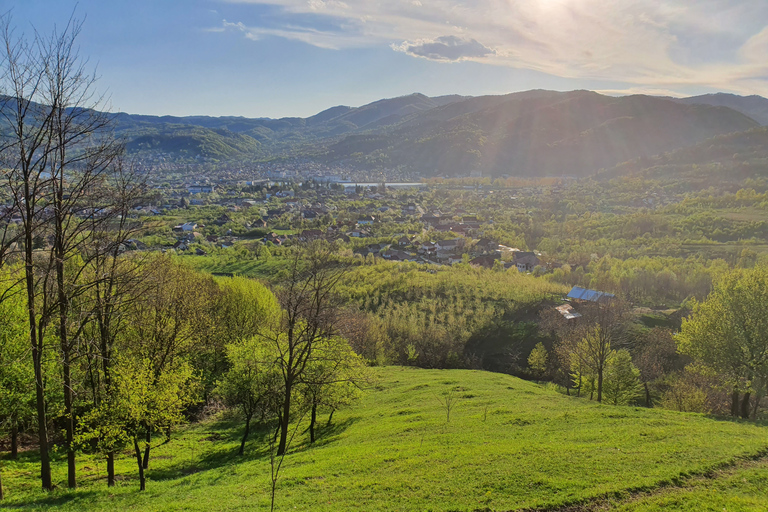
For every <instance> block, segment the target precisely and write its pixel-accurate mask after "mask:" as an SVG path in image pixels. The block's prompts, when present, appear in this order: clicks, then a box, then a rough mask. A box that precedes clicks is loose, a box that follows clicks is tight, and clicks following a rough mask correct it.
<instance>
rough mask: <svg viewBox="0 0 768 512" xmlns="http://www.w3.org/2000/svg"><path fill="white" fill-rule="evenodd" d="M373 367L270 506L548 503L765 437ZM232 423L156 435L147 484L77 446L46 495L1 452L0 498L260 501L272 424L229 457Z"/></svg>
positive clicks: (573, 499) (721, 462) (706, 459)
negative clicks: (447, 404) (363, 390)
mask: <svg viewBox="0 0 768 512" xmlns="http://www.w3.org/2000/svg"><path fill="white" fill-rule="evenodd" d="M374 376H375V385H374V386H373V387H371V388H370V389H369V390H368V391H367V394H366V396H365V398H364V399H363V401H362V402H361V403H359V404H357V405H356V406H354V407H353V408H351V409H348V410H341V411H339V412H337V413H336V414H335V415H334V416H333V422H332V424H331V425H330V426H325V421H326V419H327V418H326V417H325V416H323V417H321V418H320V420H321V424H323V425H324V426H323V428H322V429H321V430H320V437H319V439H318V441H317V442H316V444H315V445H309V444H308V442H307V439H306V437H307V436H306V435H305V433H304V432H303V428H300V429H299V430H298V431H297V432H298V433H297V437H296V439H295V441H294V444H293V446H292V447H291V449H290V453H289V455H288V456H287V457H286V459H285V463H284V467H283V470H282V472H281V474H280V479H279V482H278V492H277V501H276V510H299V511H301V510H305V511H346V510H377V511H384V510H414V511H415V510H435V511H444V510H476V509H492V510H517V509H521V508H526V507H547V508H548V509H553V508H556V507H560V506H564V505H567V504H574V503H580V502H584V501H585V500H587V501H589V500H592V499H595V498H599V497H601V496H606V495H611V496H615V495H616V493H620V492H623V491H627V490H633V489H644V490H646V491H648V492H651V493H654V492H656V489H657V487H659V486H661V487H663V488H666V487H668V486H669V485H670V484H671V483H673V482H676V483H678V484H680V483H681V482H684V481H685V480H686V478H688V477H690V475H696V474H702V473H705V472H706V471H707V470H709V469H712V468H718V467H720V468H722V467H724V466H727V465H728V464H735V463H738V460H739V457H741V456H751V455H754V454H757V453H759V452H760V451H761V450H764V449H765V446H766V441H765V433H764V431H763V429H762V428H761V427H760V426H758V425H755V424H750V423H746V422H744V423H742V422H738V421H719V420H717V419H714V418H708V417H706V416H702V415H698V414H681V413H675V412H671V411H666V410H659V409H643V408H633V407H614V406H608V405H598V404H596V403H594V402H589V401H587V400H585V399H577V398H573V397H566V396H564V395H561V394H558V393H556V392H554V391H550V390H548V389H545V388H542V387H540V386H538V385H536V384H534V383H531V382H526V381H522V380H519V379H516V378H514V377H510V376H506V375H502V374H493V373H487V372H478V371H463V370H417V369H412V368H401V367H389V368H376V369H374ZM448 391H450V392H451V393H452V394H453V396H454V397H456V403H455V406H454V407H453V409H452V410H451V413H450V421H449V422H446V412H445V408H444V407H443V406H441V404H440V402H439V399H440V397H441V396H444V393H446V392H448ZM241 433H242V426H241V425H240V423H239V422H234V421H232V420H227V421H224V420H219V421H208V422H204V423H200V424H195V425H192V426H190V427H188V428H185V429H183V430H181V431H179V432H177V433H175V434H174V436H173V438H172V440H171V441H170V442H169V443H167V444H160V442H158V444H157V446H156V448H154V449H153V458H152V460H151V462H150V466H149V470H148V476H149V482H148V486H147V491H146V492H144V493H139V492H138V490H137V482H136V475H135V473H136V469H135V462H134V461H133V460H132V459H130V453H129V452H128V451H126V452H125V453H123V454H121V456H120V458H119V459H118V461H117V464H116V466H117V472H118V483H117V486H116V487H115V488H112V489H108V488H107V487H106V483H105V476H104V473H105V470H104V463H103V461H100V460H96V459H88V458H86V457H82V458H81V459H78V462H79V464H78V466H79V467H78V470H79V472H80V473H81V474H82V478H81V482H82V486H81V487H80V488H79V489H78V490H76V491H67V490H65V489H64V487H65V486H64V485H63V484H62V479H65V469H66V468H65V466H66V462H65V461H64V460H63V459H61V457H60V456H59V457H58V458H57V459H56V461H55V466H54V479H55V481H56V483H57V485H58V486H59V489H58V490H56V491H54V492H53V493H51V494H43V493H42V492H41V491H40V490H39V489H38V485H37V482H36V481H34V479H32V478H29V476H28V475H30V474H34V473H35V469H36V465H35V462H34V460H35V457H34V455H32V454H31V453H29V452H27V453H26V454H25V455H24V456H23V457H21V458H20V460H19V461H16V462H14V461H9V460H4V461H3V473H4V476H3V478H4V485H5V488H6V502H5V504H6V506H8V507H16V506H25V507H28V508H35V509H48V508H55V509H56V510H82V509H83V508H86V507H87V508H88V510H109V511H119V510H128V509H130V510H182V509H183V510H205V511H208V510H222V509H229V510H233V509H255V508H260V509H265V508H268V507H269V493H268V489H269V482H270V477H269V472H270V463H269V455H268V447H267V444H266V438H267V436H268V432H266V431H264V430H261V431H259V432H256V433H255V434H254V436H253V437H252V440H251V441H250V442H249V444H248V445H247V447H246V454H245V456H244V457H238V456H236V455H235V452H236V449H237V446H238V443H239V438H240V435H241ZM158 441H160V440H158ZM745 482H746V481H745ZM713 485H717V483H712V482H710V483H709V484H707V486H705V488H704V489H707V488H710V487H712V486H713ZM738 485H741V484H740V483H739V484H738ZM660 490H663V489H660ZM699 491H701V488H700V489H699ZM760 493H762V494H763V495H764V494H765V491H764V488H762V490H761V491H760ZM756 501H757V498H755V502H756ZM763 503H765V496H763ZM743 510H759V508H757V507H755V508H752V509H750V508H748V507H747V508H744V509H743Z"/></svg>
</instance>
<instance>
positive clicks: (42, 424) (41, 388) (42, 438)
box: [25, 232, 53, 491]
mask: <svg viewBox="0 0 768 512" xmlns="http://www.w3.org/2000/svg"><path fill="white" fill-rule="evenodd" d="M25 243H26V268H25V271H26V276H25V277H26V284H27V311H28V312H29V338H30V342H31V344H32V367H33V370H34V372H35V408H36V409H37V436H38V442H39V446H40V480H41V482H42V484H43V490H46V491H50V490H52V489H53V481H52V479H51V458H50V457H51V456H50V454H49V453H48V420H47V418H46V417H45V381H44V378H43V354H42V353H41V352H42V348H43V345H42V343H40V344H38V332H37V312H36V311H35V298H36V297H35V274H34V268H33V266H32V234H31V232H30V233H27V236H26V239H25ZM41 341H42V340H41Z"/></svg>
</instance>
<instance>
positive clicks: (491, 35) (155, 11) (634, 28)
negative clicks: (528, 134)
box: [0, 0, 768, 117]
mask: <svg viewBox="0 0 768 512" xmlns="http://www.w3.org/2000/svg"><path fill="white" fill-rule="evenodd" d="M0 7H2V10H3V11H5V10H10V11H11V13H12V16H13V19H14V22H15V24H16V25H17V26H18V28H19V30H23V31H24V32H30V31H31V27H32V26H33V25H34V27H35V28H37V29H38V30H40V31H42V32H47V31H49V30H50V29H51V28H52V27H53V24H54V23H57V24H59V25H61V24H63V23H65V22H66V20H67V19H68V18H69V16H70V14H71V13H72V12H73V11H74V12H75V15H76V16H77V17H85V18H86V19H85V22H84V24H83V29H82V33H81V35H80V38H79V42H80V49H81V54H82V55H84V56H87V57H88V59H89V63H90V64H91V65H93V66H96V67H97V72H98V75H99V76H100V77H101V78H100V81H99V88H100V89H101V90H103V91H106V92H107V93H108V94H109V96H110V98H111V104H112V109H113V110H119V111H124V112H130V113H142V114H158V115H162V114H169V115H193V114H204V115H242V116H247V117H283V116H308V115H312V114H314V113H316V112H318V111H320V110H323V109H325V108H328V107H331V106H334V105H339V104H345V105H352V106H357V105H362V104H364V103H367V102H370V101H374V100H377V99H380V98H384V97H394V96H400V95H404V94H410V93H412V92H421V93H424V94H427V95H430V96H435V95H442V94H464V95H481V94H502V93H508V92H514V91H520V90H528V89H535V88H542V89H555V90H572V89H592V90H598V91H604V92H607V93H611V94H627V93H636V92H641V93H651V94H672V95H692V94H700V93H705V92H714V91H726V92H734V93H738V94H760V95H768V2H765V1H763V0H471V1H470V0H344V1H341V0H131V1H126V0H79V1H78V2H74V1H70V0H23V1H21V0H11V1H8V0H0Z"/></svg>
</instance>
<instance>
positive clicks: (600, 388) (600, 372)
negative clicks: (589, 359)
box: [597, 368, 603, 402]
mask: <svg viewBox="0 0 768 512" xmlns="http://www.w3.org/2000/svg"><path fill="white" fill-rule="evenodd" d="M597 401H598V402H602V401H603V369H602V368H601V369H600V370H598V372H597Z"/></svg>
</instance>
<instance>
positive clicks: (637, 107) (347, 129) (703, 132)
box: [116, 90, 768, 176]
mask: <svg viewBox="0 0 768 512" xmlns="http://www.w3.org/2000/svg"><path fill="white" fill-rule="evenodd" d="M116 120H117V126H116V132H117V133H118V134H120V135H121V136H123V137H124V138H125V140H126V141H127V148H128V150H129V151H131V152H133V153H136V154H139V155H141V154H147V155H155V156H161V157H162V156H163V155H167V159H164V160H163V161H174V159H181V161H184V160H185V159H188V158H195V159H197V160H198V161H199V159H203V161H205V160H209V159H210V160H216V161H227V160H236V161H240V162H243V161H264V160H269V159H271V158H288V159H290V158H302V159H304V160H307V159H309V160H313V161H316V162H320V163H325V164H331V165H343V166H349V167H351V168H358V169H394V168H399V169H403V170H407V171H410V172H412V173H416V174H419V175H422V176H434V175H438V176H454V175H468V174H469V173H470V172H477V171H479V172H480V173H481V174H482V175H484V176H499V175H509V176H585V175H590V174H594V173H596V172H597V171H598V170H599V169H603V168H612V167H614V166H616V165H618V164H620V163H622V162H625V161H631V160H633V159H636V158H640V157H650V156H653V155H657V154H660V153H664V152H668V151H673V150H676V149H678V148H682V147H686V146H690V145H693V144H697V143H699V142H702V141H704V140H706V139H709V138H711V137H715V136H717V135H723V134H729V133H732V132H741V131H745V130H749V129H752V128H754V127H756V126H758V124H759V123H761V122H765V123H768V100H766V99H765V98H761V97H759V96H750V97H741V96H735V95H730V94H714V95H705V96H697V97H693V98H685V99H672V98H663V97H654V96H644V95H633V96H623V97H613V96H605V95H602V94H598V93H596V92H592V91H570V92H557V91H547V90H531V91H523V92H517V93H511V94H505V95H498V96H478V97H465V96H458V95H448V96H439V97H429V96H426V95H424V94H419V93H414V94H409V95H405V96H400V97H396V98H387V99H382V100H378V101H374V102H372V103H368V104H366V105H362V106H360V107H350V106H344V105H339V106H335V107H331V108H329V109H326V110H323V111H322V112H319V113H317V114H315V115H313V116H310V117H308V118H299V117H286V118H281V119H270V118H245V117H236V116H227V117H209V116H188V117H174V116H143V115H130V114H124V113H121V114H116ZM163 158H164V157H163ZM169 159H170V160H169Z"/></svg>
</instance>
